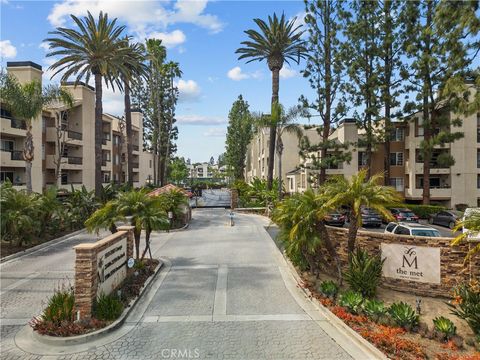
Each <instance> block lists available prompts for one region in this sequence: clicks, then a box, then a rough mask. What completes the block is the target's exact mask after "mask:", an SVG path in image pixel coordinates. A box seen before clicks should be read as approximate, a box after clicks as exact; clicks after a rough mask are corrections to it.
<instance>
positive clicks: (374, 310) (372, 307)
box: [362, 299, 388, 321]
mask: <svg viewBox="0 0 480 360" xmlns="http://www.w3.org/2000/svg"><path fill="white" fill-rule="evenodd" d="M362 309H363V312H364V313H365V315H367V316H368V317H369V318H371V319H372V320H373V321H379V320H380V318H382V317H384V316H386V315H387V313H388V309H387V308H386V307H385V304H384V303H383V301H379V300H371V299H366V300H365V301H364V303H363V305H362Z"/></svg>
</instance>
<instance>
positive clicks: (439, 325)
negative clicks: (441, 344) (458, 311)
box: [433, 316, 457, 340]
mask: <svg viewBox="0 0 480 360" xmlns="http://www.w3.org/2000/svg"><path fill="white" fill-rule="evenodd" d="M433 325H434V326H435V330H436V331H437V332H438V333H440V334H441V336H442V337H443V340H449V339H450V338H451V337H452V336H453V335H455V334H456V333H457V327H456V326H455V325H454V324H453V322H452V320H450V319H447V318H446V317H444V316H439V317H436V318H435V319H433Z"/></svg>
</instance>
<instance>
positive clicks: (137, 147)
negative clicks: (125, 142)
mask: <svg viewBox="0 0 480 360" xmlns="http://www.w3.org/2000/svg"><path fill="white" fill-rule="evenodd" d="M132 146H133V150H134V151H138V150H139V149H140V147H139V146H138V145H132Z"/></svg>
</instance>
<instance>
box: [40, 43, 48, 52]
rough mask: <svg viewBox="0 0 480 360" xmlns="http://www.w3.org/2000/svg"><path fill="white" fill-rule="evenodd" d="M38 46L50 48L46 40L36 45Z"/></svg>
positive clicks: (46, 49) (44, 48)
mask: <svg viewBox="0 0 480 360" xmlns="http://www.w3.org/2000/svg"><path fill="white" fill-rule="evenodd" d="M38 47H39V48H40V49H43V50H45V51H48V50H50V45H48V43H47V42H41V43H40V45H38Z"/></svg>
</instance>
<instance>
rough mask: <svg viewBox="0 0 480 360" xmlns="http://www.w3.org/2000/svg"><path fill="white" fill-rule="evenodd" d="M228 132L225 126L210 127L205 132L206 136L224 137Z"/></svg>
mask: <svg viewBox="0 0 480 360" xmlns="http://www.w3.org/2000/svg"><path fill="white" fill-rule="evenodd" d="M226 134H227V130H226V129H225V128H223V127H215V128H208V129H207V131H205V132H204V133H203V136H206V137H224V136H225V135H226Z"/></svg>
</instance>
